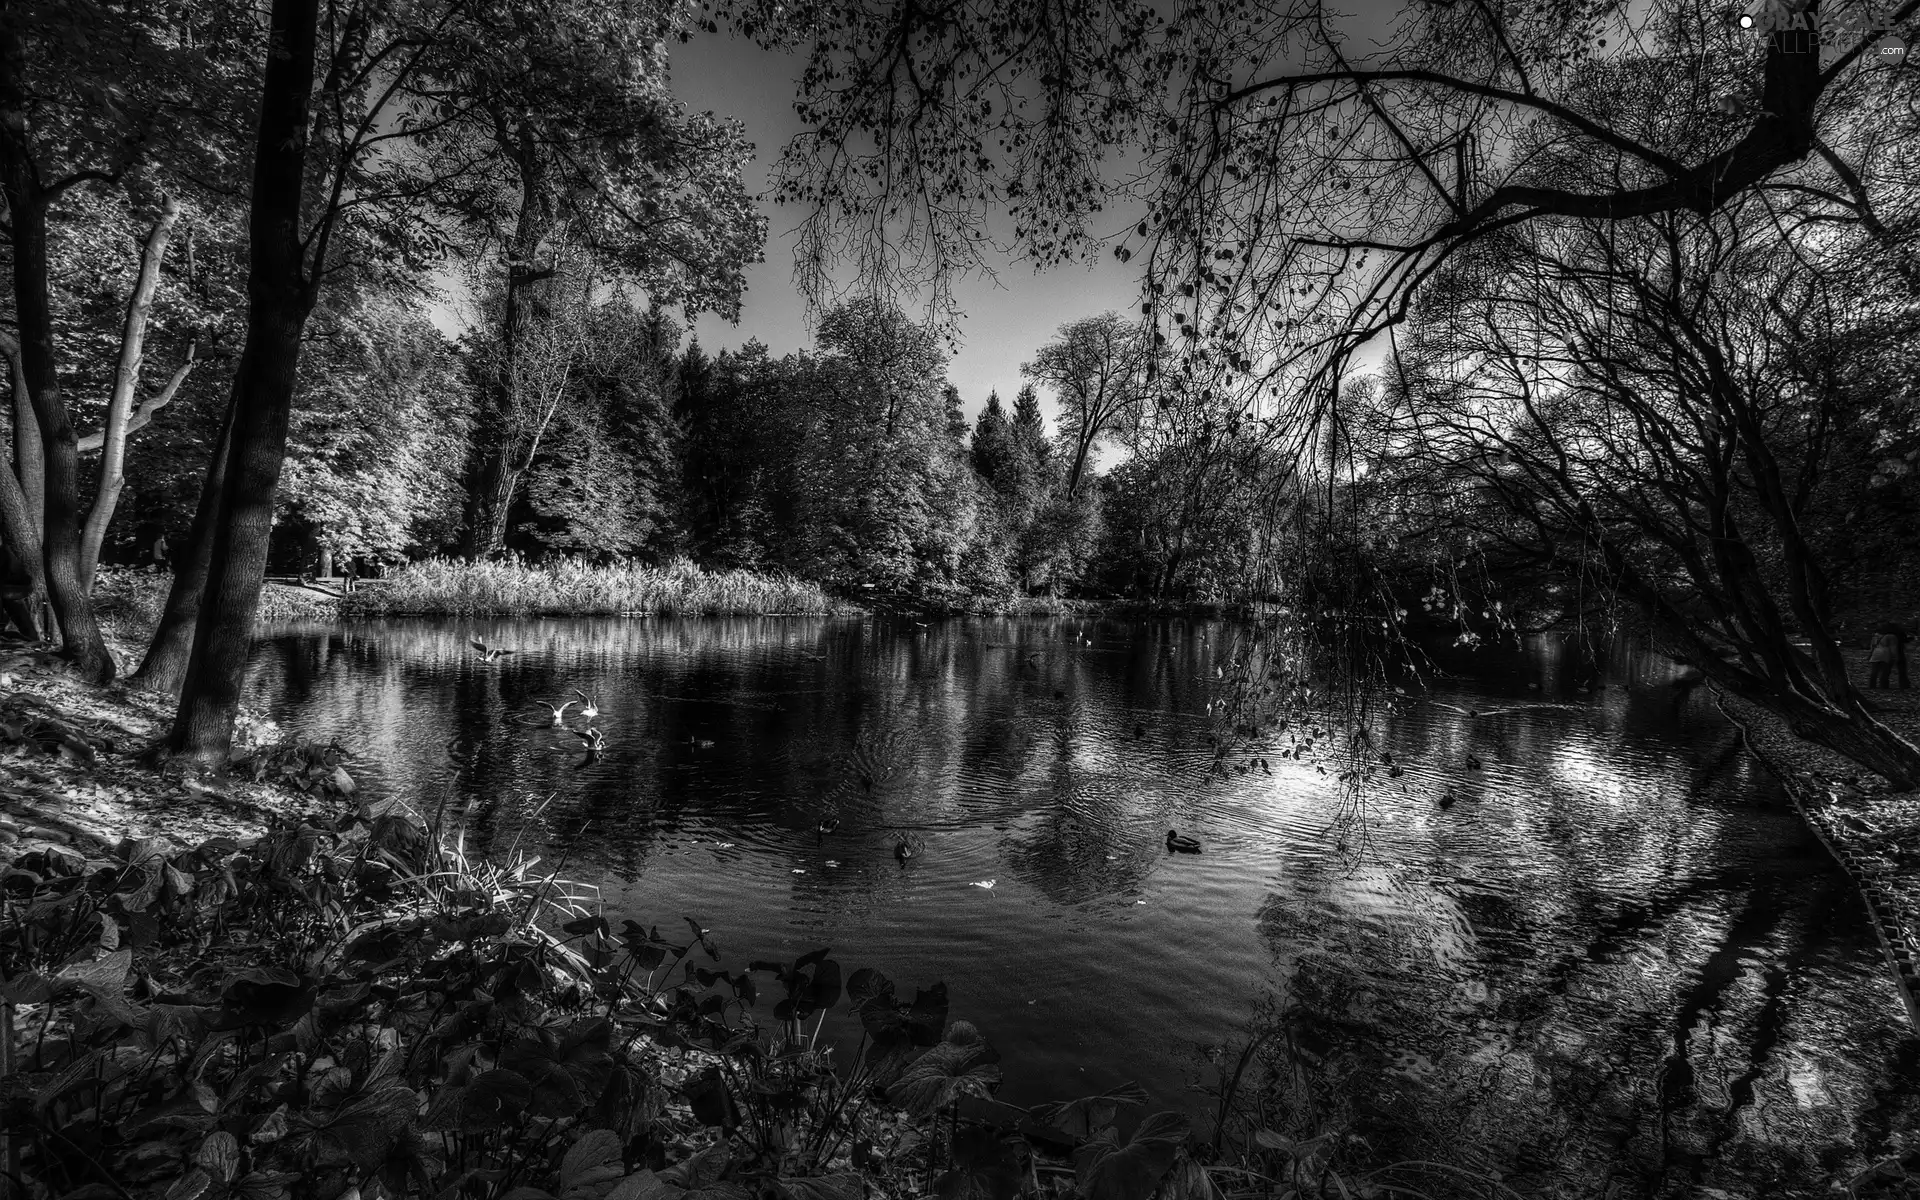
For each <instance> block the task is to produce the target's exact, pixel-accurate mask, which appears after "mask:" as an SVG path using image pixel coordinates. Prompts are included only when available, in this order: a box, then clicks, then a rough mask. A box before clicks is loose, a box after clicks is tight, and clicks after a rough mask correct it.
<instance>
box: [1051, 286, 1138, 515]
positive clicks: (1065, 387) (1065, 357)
mask: <svg viewBox="0 0 1920 1200" xmlns="http://www.w3.org/2000/svg"><path fill="white" fill-rule="evenodd" d="M1152 361H1153V354H1152V347H1151V344H1150V342H1149V341H1148V339H1147V337H1146V335H1145V333H1144V331H1142V330H1141V329H1140V328H1139V327H1137V326H1135V325H1132V324H1130V323H1129V322H1128V321H1127V320H1126V318H1124V317H1122V316H1121V315H1120V314H1119V313H1113V312H1109V313H1102V314H1101V315H1100V316H1097V317H1088V318H1086V319H1085V320H1082V321H1075V322H1073V323H1072V324H1070V325H1062V326H1061V327H1060V336H1059V337H1057V338H1056V339H1054V340H1053V341H1052V342H1050V343H1048V344H1047V345H1046V346H1044V347H1042V348H1041V350H1040V353H1039V354H1037V355H1035V356H1034V359H1033V361H1032V362H1030V363H1026V364H1024V365H1022V366H1021V368H1020V370H1021V372H1022V373H1023V374H1025V375H1027V376H1029V377H1031V378H1033V379H1035V380H1037V381H1038V382H1040V383H1044V384H1046V385H1047V386H1049V387H1051V388H1052V389H1053V390H1054V395H1055V397H1056V398H1057V399H1058V400H1059V403H1060V413H1061V422H1062V428H1061V433H1060V436H1061V440H1062V441H1063V442H1065V443H1066V474H1065V478H1064V481H1063V486H1064V487H1065V488H1066V491H1067V494H1068V495H1070V496H1071V495H1076V494H1078V493H1079V491H1080V481H1081V478H1082V476H1083V475H1084V474H1085V472H1086V468H1087V458H1088V456H1089V455H1090V454H1092V453H1093V451H1094V449H1095V448H1096V447H1097V446H1098V445H1099V444H1100V439H1102V438H1104V437H1107V436H1109V435H1111V434H1115V433H1118V432H1119V431H1120V430H1121V429H1123V428H1124V427H1125V426H1126V423H1127V422H1128V420H1129V419H1130V418H1131V414H1132V413H1133V412H1134V410H1135V409H1137V408H1138V407H1139V405H1140V404H1141V403H1142V402H1144V400H1145V399H1146V391H1147V381H1148V366H1149V364H1150V363H1151V362H1152Z"/></svg>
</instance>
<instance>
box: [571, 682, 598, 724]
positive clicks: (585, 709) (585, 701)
mask: <svg viewBox="0 0 1920 1200" xmlns="http://www.w3.org/2000/svg"><path fill="white" fill-rule="evenodd" d="M573 694H574V695H576V696H578V697H580V700H581V705H580V715H581V716H583V717H585V718H586V719H587V720H589V721H591V720H593V719H594V718H595V717H597V716H599V715H600V702H599V701H598V700H596V699H594V698H593V697H592V696H590V695H588V694H587V693H586V692H583V691H581V690H580V689H579V688H575V689H573Z"/></svg>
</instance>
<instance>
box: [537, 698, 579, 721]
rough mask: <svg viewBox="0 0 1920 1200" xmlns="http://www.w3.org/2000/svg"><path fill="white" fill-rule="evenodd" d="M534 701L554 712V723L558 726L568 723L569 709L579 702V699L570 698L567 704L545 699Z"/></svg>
mask: <svg viewBox="0 0 1920 1200" xmlns="http://www.w3.org/2000/svg"><path fill="white" fill-rule="evenodd" d="M534 703H535V704H538V705H539V706H540V707H541V708H544V709H546V710H547V711H548V712H550V713H552V714H553V723H554V724H555V725H556V726H565V725H566V723H567V710H568V709H570V708H572V707H573V706H574V705H575V704H578V703H579V701H577V700H569V701H567V702H566V703H565V704H549V703H548V702H547V701H545V700H535V701H534Z"/></svg>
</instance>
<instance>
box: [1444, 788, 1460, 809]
mask: <svg viewBox="0 0 1920 1200" xmlns="http://www.w3.org/2000/svg"><path fill="white" fill-rule="evenodd" d="M1458 799H1459V797H1458V796H1456V795H1454V794H1453V792H1452V791H1451V790H1448V791H1446V792H1443V793H1441V795H1440V807H1441V808H1452V807H1453V804H1454V801H1456V800H1458Z"/></svg>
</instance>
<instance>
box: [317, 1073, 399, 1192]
mask: <svg viewBox="0 0 1920 1200" xmlns="http://www.w3.org/2000/svg"><path fill="white" fill-rule="evenodd" d="M419 1107H420V1098H419V1097H418V1096H416V1095H415V1094H414V1093H413V1090H412V1089H411V1088H406V1087H400V1086H390V1087H383V1088H379V1089H377V1090H375V1091H372V1092H368V1093H367V1094H365V1095H362V1096H360V1097H358V1098H356V1099H354V1100H352V1101H350V1102H349V1103H347V1104H346V1105H345V1106H344V1107H342V1108H341V1109H340V1111H339V1112H337V1113H335V1114H334V1116H333V1119H332V1120H331V1121H329V1122H327V1124H326V1126H325V1127H324V1128H323V1129H321V1130H319V1131H318V1132H319V1134H320V1136H321V1138H322V1140H324V1141H325V1142H328V1143H330V1144H332V1145H335V1146H337V1147H339V1148H340V1150H342V1151H343V1152H344V1153H345V1154H346V1156H347V1157H348V1158H350V1159H352V1160H353V1162H354V1165H355V1166H358V1167H359V1168H360V1169H361V1170H363V1171H370V1170H373V1169H374V1168H376V1167H378V1166H380V1165H381V1164H382V1163H384V1162H385V1161H386V1158H387V1151H388V1150H389V1149H391V1148H392V1147H393V1143H394V1141H395V1139H397V1138H398V1137H399V1136H400V1133H401V1131H402V1130H404V1129H405V1128H406V1127H407V1124H408V1123H409V1122H410V1121H412V1120H413V1116H414V1113H415V1112H416V1111H418V1109H419Z"/></svg>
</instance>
